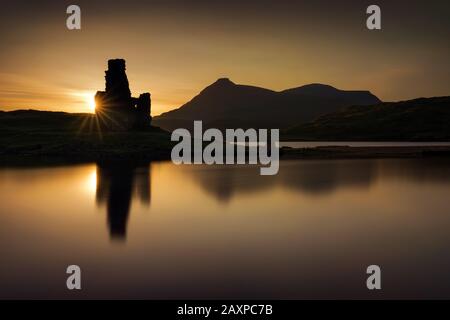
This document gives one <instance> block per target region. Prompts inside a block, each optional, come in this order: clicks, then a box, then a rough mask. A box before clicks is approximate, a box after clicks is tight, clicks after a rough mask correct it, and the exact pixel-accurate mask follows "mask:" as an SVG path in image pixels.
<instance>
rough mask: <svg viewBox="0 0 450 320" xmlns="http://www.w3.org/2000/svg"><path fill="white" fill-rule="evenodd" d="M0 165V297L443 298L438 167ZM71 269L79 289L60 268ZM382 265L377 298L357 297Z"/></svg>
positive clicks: (383, 163) (444, 176) (447, 182)
mask: <svg viewBox="0 0 450 320" xmlns="http://www.w3.org/2000/svg"><path fill="white" fill-rule="evenodd" d="M258 173H259V170H258V168H257V167H253V166H234V167H232V166H217V167H213V166H203V165H199V166H175V165H173V164H171V163H170V162H160V163H152V164H150V165H149V166H146V167H142V168H131V167H105V166H97V165H96V164H89V165H80V166H67V167H54V168H38V169H6V168H3V169H0V243H1V244H0V256H1V263H0V298H18V297H20V298H80V297H82V298H181V299H183V298H254V299H260V298H380V297H386V298H412V297H413V298H450V245H449V244H450V209H449V205H450V200H449V199H450V164H449V163H448V161H445V160H439V159H428V160H410V159H405V160H339V161H336V160H325V161H318V160H314V161H304V160H303V161H298V160H296V161H284V162H282V163H281V166H280V172H279V174H278V175H277V176H259V175H258ZM70 264H77V265H79V266H80V267H81V269H82V290H81V291H79V292H72V291H68V290H67V289H65V281H66V274H65V269H66V267H67V266H68V265H70ZM370 264H378V265H380V266H381V269H382V291H381V292H369V291H368V290H367V289H366V287H365V281H366V274H365V270H366V267H367V266H368V265H370Z"/></svg>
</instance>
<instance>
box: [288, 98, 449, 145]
mask: <svg viewBox="0 0 450 320" xmlns="http://www.w3.org/2000/svg"><path fill="white" fill-rule="evenodd" d="M282 137H283V139H295V140H328V141H330V140H331V141H337V140H340V141H358V140H359V141H361V140H366V141H370V140H372V141H375V140H378V141H383V140H385V141H389V140H390V141H392V140H394V141H395V140H397V141H427V140H428V141H450V97H435V98H419V99H414V100H408V101H401V102H385V103H380V104H377V105H373V106H351V107H347V108H344V109H343V110H340V111H337V112H332V113H330V114H326V115H323V116H321V117H319V118H317V119H316V120H314V121H311V122H309V123H306V124H300V125H297V126H294V127H292V128H289V129H287V130H285V131H284V132H282Z"/></svg>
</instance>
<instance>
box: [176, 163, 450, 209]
mask: <svg viewBox="0 0 450 320" xmlns="http://www.w3.org/2000/svg"><path fill="white" fill-rule="evenodd" d="M182 173H183V174H184V175H188V179H191V180H193V181H195V183H196V184H198V185H199V186H201V188H202V189H203V191H205V192H206V193H208V194H210V195H212V196H214V197H215V198H216V199H217V200H218V201H219V202H220V203H227V202H229V201H231V200H232V198H233V197H234V196H235V195H237V194H242V193H254V192H261V191H264V190H268V189H270V188H274V187H276V186H279V187H282V188H287V189H291V190H293V191H297V192H301V193H303V194H309V195H313V196H326V195H329V194H331V193H333V192H336V191H338V190H340V189H344V188H354V189H359V190H362V189H368V188H370V187H371V186H372V185H373V184H374V183H375V182H376V181H378V180H379V179H380V178H383V179H397V180H407V181H411V182H427V181H429V182H434V181H436V182H439V181H441V182H443V183H446V182H448V181H449V179H450V161H449V160H447V159H413V160H411V159H384V160H332V161H330V160H311V161H306V160H305V161H295V160H294V161H282V162H281V163H280V170H279V173H278V174H277V175H275V176H260V175H259V174H258V169H257V168H256V167H255V166H253V167H252V166H215V167H214V166H211V167H207V166H200V167H195V166H190V167H185V168H184V170H182Z"/></svg>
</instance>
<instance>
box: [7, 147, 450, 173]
mask: <svg viewBox="0 0 450 320" xmlns="http://www.w3.org/2000/svg"><path fill="white" fill-rule="evenodd" d="M155 151H156V152H155ZM430 157H434V158H436V157H439V158H449V159H450V146H402V147H399V146H389V147H378V146H371V147H349V146H323V147H312V148H290V147H282V148H280V161H283V160H326V159H329V160H333V159H387V158H389V159H392V158H430ZM165 160H170V149H167V150H166V149H165V148H163V149H159V150H157V149H156V150H155V149H154V150H152V151H151V152H149V153H142V151H141V152H129V153H124V154H117V153H114V154H101V153H100V154H99V153H97V154H95V155H93V154H78V155H76V156H75V155H74V154H73V153H72V154H70V155H67V156H65V155H63V154H43V153H40V154H28V155H27V154H0V168H1V167H34V166H63V165H77V164H85V163H108V164H113V163H127V164H132V165H145V164H147V163H150V162H154V161H165Z"/></svg>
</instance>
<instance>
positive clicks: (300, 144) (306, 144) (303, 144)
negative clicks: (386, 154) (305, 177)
mask: <svg viewBox="0 0 450 320" xmlns="http://www.w3.org/2000/svg"><path fill="white" fill-rule="evenodd" d="M280 145H281V146H282V147H291V148H314V147H325V146H349V147H423V146H450V142H407V141H398V142H395V141H282V142H280Z"/></svg>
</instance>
